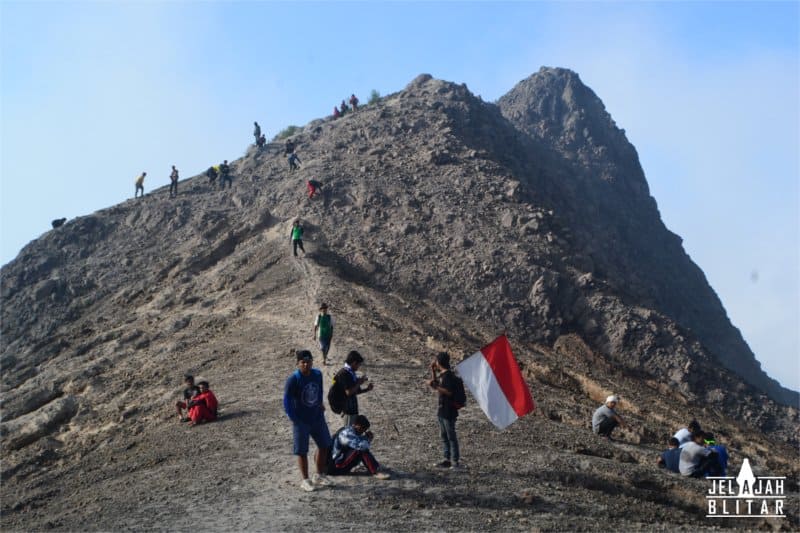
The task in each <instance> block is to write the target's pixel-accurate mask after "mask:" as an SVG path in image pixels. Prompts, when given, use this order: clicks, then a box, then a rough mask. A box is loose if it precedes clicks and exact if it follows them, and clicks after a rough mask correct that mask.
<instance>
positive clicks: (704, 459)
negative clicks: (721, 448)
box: [678, 431, 718, 477]
mask: <svg viewBox="0 0 800 533" xmlns="http://www.w3.org/2000/svg"><path fill="white" fill-rule="evenodd" d="M705 437H706V434H705V433H703V432H702V431H697V432H695V433H693V434H692V441H691V442H687V443H686V444H684V445H683V448H682V449H681V457H680V463H679V466H678V468H679V469H680V471H681V475H682V476H689V477H703V476H706V475H708V473H709V471H710V470H712V469H713V466H714V464H718V459H717V452H715V451H712V450H709V449H708V448H706V447H705Z"/></svg>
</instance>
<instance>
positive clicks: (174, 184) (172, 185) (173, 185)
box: [169, 181, 178, 196]
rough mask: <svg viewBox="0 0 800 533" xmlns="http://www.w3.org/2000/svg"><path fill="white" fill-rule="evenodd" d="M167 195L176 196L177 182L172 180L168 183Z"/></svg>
mask: <svg viewBox="0 0 800 533" xmlns="http://www.w3.org/2000/svg"><path fill="white" fill-rule="evenodd" d="M169 195H170V196H173V195H174V196H178V182H177V181H173V182H171V183H170V184H169Z"/></svg>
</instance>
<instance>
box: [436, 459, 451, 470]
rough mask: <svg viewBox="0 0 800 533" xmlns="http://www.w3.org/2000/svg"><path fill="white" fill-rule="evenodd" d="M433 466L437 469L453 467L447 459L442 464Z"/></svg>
mask: <svg viewBox="0 0 800 533" xmlns="http://www.w3.org/2000/svg"><path fill="white" fill-rule="evenodd" d="M433 466H435V467H436V468H450V466H451V464H450V459H445V460H444V461H442V462H441V463H436V464H435V465H433Z"/></svg>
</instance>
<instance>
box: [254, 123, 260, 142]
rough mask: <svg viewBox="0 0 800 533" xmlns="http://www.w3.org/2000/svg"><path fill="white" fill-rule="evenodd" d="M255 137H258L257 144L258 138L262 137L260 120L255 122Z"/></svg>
mask: <svg viewBox="0 0 800 533" xmlns="http://www.w3.org/2000/svg"><path fill="white" fill-rule="evenodd" d="M253 126H255V128H254V129H253V137H255V138H256V144H258V139H259V138H261V126H259V125H258V122H253Z"/></svg>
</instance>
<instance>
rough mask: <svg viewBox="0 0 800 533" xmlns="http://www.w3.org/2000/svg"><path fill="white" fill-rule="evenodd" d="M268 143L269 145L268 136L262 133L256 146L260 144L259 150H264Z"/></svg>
mask: <svg viewBox="0 0 800 533" xmlns="http://www.w3.org/2000/svg"><path fill="white" fill-rule="evenodd" d="M266 145H267V136H266V135H263V134H262V135H261V137H259V138H258V139H256V146H258V149H259V150H263V149H264V147H265V146H266Z"/></svg>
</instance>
